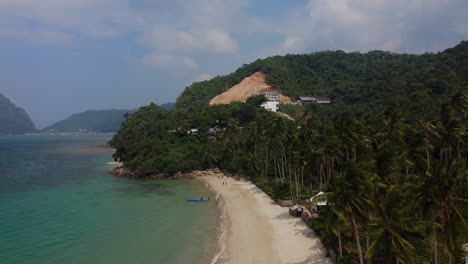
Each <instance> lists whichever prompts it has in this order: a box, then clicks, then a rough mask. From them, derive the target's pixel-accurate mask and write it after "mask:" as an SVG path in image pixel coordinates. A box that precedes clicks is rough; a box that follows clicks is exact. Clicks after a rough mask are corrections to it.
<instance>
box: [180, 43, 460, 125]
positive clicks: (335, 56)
mask: <svg viewBox="0 0 468 264" xmlns="http://www.w3.org/2000/svg"><path fill="white" fill-rule="evenodd" d="M257 71H262V72H264V73H265V74H267V76H268V77H267V79H268V83H269V84H270V85H272V86H273V87H274V88H278V89H280V90H281V91H282V92H283V93H284V94H286V95H289V96H291V97H298V96H301V95H323V96H330V97H331V98H332V100H333V105H332V106H331V107H327V108H326V109H325V110H324V111H325V112H326V113H327V114H329V113H333V114H336V113H337V112H348V111H356V110H359V111H363V112H364V111H372V112H376V111H378V112H379V113H383V112H384V111H385V110H386V108H387V107H388V106H393V107H398V108H400V109H402V111H405V112H408V113H409V118H411V119H425V118H427V117H432V116H436V115H437V114H438V113H439V112H440V106H441V104H442V103H443V102H447V101H448V100H449V98H450V97H451V95H453V94H455V93H456V91H459V90H460V89H463V88H464V87H467V86H468V42H467V41H464V42H462V43H460V44H459V45H457V46H456V47H454V48H451V49H447V50H445V51H443V52H440V53H437V54H432V53H426V54H422V55H409V54H395V53H391V52H384V51H371V52H368V53H358V52H353V53H345V52H343V51H323V52H316V53H312V54H304V55H286V56H274V57H269V58H266V59H259V60H256V61H255V62H253V63H250V64H247V65H244V66H242V67H240V68H239V69H238V70H237V71H235V72H234V73H232V74H229V75H226V76H219V77H216V78H214V79H211V80H208V81H204V82H197V83H194V84H192V85H191V86H189V87H187V88H186V89H185V91H184V92H183V93H182V94H181V95H180V97H179V98H178V99H177V106H178V107H184V108H187V107H190V108H195V109H197V108H199V107H204V106H206V105H207V103H208V101H209V100H210V99H211V98H213V97H214V96H216V95H218V94H220V93H222V92H223V91H224V90H226V89H228V88H229V87H231V86H233V85H235V84H237V83H239V82H240V81H241V80H242V79H243V78H245V77H247V76H249V75H251V74H252V73H254V72H257Z"/></svg>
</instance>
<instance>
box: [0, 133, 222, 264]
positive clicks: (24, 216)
mask: <svg viewBox="0 0 468 264" xmlns="http://www.w3.org/2000/svg"><path fill="white" fill-rule="evenodd" d="M110 137H111V135H109V134H67V135H28V136H10V137H6V136H5V137H0V263H2V264H13V263H22V264H29V263H31V264H43V263H44V264H55V263H60V264H65V263H73V264H85V263H86V264H93V263H99V264H106V263H109V264H110V263H112V264H120V263H139V264H146V263H152V264H157V263H164V264H171V263H193V264H197V263H210V258H211V257H212V255H213V254H214V251H215V250H216V232H217V221H218V220H217V216H216V215H217V210H216V204H215V202H208V203H188V202H186V201H185V199H186V198H199V197H201V196H204V197H206V196H208V195H210V193H209V192H208V191H207V189H205V187H204V186H203V184H202V183H201V182H199V181H195V180H137V179H128V178H122V177H116V176H113V175H111V174H109V173H108V172H107V170H108V169H110V168H111V166H112V165H111V164H110V162H112V153H111V152H110V151H109V150H107V149H105V148H103V147H99V146H100V145H103V144H105V143H106V142H107V141H108V140H109V139H110Z"/></svg>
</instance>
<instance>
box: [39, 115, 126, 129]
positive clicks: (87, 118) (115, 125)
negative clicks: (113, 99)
mask: <svg viewBox="0 0 468 264" xmlns="http://www.w3.org/2000/svg"><path fill="white" fill-rule="evenodd" d="M130 112H131V111H130V110H114V109H112V110H88V111H85V112H81V113H77V114H73V115H72V116H70V117H69V118H67V119H65V120H62V121H59V122H57V123H55V124H53V125H51V126H48V127H46V128H44V129H42V130H41V132H43V133H57V132H60V133H63V132H115V131H117V130H119V127H120V124H122V122H123V121H124V120H125V115H126V114H127V113H130Z"/></svg>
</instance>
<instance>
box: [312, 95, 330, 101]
mask: <svg viewBox="0 0 468 264" xmlns="http://www.w3.org/2000/svg"><path fill="white" fill-rule="evenodd" d="M315 98H317V100H319V101H331V99H330V97H328V96H315Z"/></svg>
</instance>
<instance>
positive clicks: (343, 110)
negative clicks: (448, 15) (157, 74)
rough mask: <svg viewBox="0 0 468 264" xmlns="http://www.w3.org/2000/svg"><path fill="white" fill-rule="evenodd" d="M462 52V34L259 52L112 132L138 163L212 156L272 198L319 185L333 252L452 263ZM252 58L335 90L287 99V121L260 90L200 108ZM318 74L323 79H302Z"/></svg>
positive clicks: (154, 167)
mask: <svg viewBox="0 0 468 264" xmlns="http://www.w3.org/2000/svg"><path fill="white" fill-rule="evenodd" d="M467 54H468V43H467V42H464V43H462V44H460V45H459V46H457V47H455V48H453V49H449V50H447V51H445V52H443V53H439V54H435V55H434V54H425V55H421V56H416V55H396V54H391V53H386V52H370V53H367V54H358V53H351V54H346V53H343V52H321V53H315V54H311V55H288V56H284V57H272V58H267V59H265V60H261V61H257V62H254V63H252V64H249V65H245V66H243V67H242V68H241V69H239V70H238V71H236V72H235V73H233V74H231V75H228V76H225V77H217V78H215V79H213V80H211V81H206V82H201V83H196V84H193V85H192V86H191V87H189V88H188V89H187V90H186V91H185V92H184V94H182V96H181V97H180V98H179V99H178V101H177V106H176V108H175V109H173V110H171V111H167V110H165V109H162V108H160V107H158V106H156V105H154V104H152V105H149V106H145V107H142V108H140V110H138V111H137V112H135V113H133V114H131V115H128V116H127V119H126V121H125V122H124V123H123V124H122V126H121V128H120V130H119V132H118V133H117V134H116V135H115V136H114V137H113V139H112V140H111V141H110V144H111V145H112V146H114V147H115V148H116V152H115V154H114V157H115V158H116V159H117V160H120V161H123V162H124V165H125V166H126V167H128V168H130V169H132V170H134V171H136V172H138V173H140V174H141V175H148V174H152V173H166V174H168V175H170V174H172V173H175V172H179V171H191V170H195V169H206V168H208V167H211V166H217V167H219V168H221V169H222V170H224V171H225V172H230V173H234V174H237V175H240V176H245V177H250V178H251V179H252V180H253V181H254V182H255V183H256V184H257V185H258V186H259V187H260V188H262V189H263V190H264V191H265V192H267V193H268V194H270V195H271V196H272V197H273V198H281V199H293V200H296V201H298V202H303V201H304V200H305V199H307V198H310V197H311V196H312V195H314V194H316V193H317V192H318V191H319V190H321V191H324V192H325V194H324V195H322V196H321V197H319V199H327V201H328V206H326V207H325V208H324V209H323V210H321V212H320V215H319V217H318V218H316V219H315V220H314V221H312V225H313V228H314V229H315V230H316V231H317V232H318V233H319V234H320V236H321V238H322V240H323V241H324V242H325V243H327V244H328V245H330V246H331V247H332V248H334V250H335V252H337V254H338V262H339V263H361V264H363V263H364V262H366V263H429V262H430V260H431V259H434V260H435V261H436V263H457V262H458V261H459V260H460V256H461V248H460V246H461V244H462V243H466V237H467V235H468V234H467V226H466V222H465V220H464V219H465V218H466V216H467V214H468V210H467V208H468V206H467V203H466V202H467V199H468V183H467V181H468V175H467V174H466V171H467V144H466V142H467V140H468V137H467V133H466V125H467V124H468V112H467V111H468V94H467V91H468V85H467V82H466V81H467V78H468V67H467V65H468V56H467ZM309 57H310V58H309ZM311 58H313V59H311ZM351 58H354V59H353V60H352V59H351ZM364 58H367V59H365V60H363V59H364ZM309 59H310V60H309ZM360 59H362V60H361V61H360ZM302 61H308V63H311V64H310V65H309V64H307V63H305V62H302ZM316 61H319V62H320V63H318V62H317V64H315V63H316ZM265 62H269V63H267V64H264V63H265ZM273 62H274V63H273ZM262 63H263V64H264V65H263V66H262ZM270 63H271V64H270ZM273 64H274V65H275V66H274V67H273V68H271V65H273ZM255 65H256V66H255ZM305 65H309V66H305ZM449 65H450V66H449ZM257 66H259V67H257ZM260 66H262V67H260ZM296 66H297V67H296ZM257 70H263V71H265V72H266V73H268V77H269V80H270V82H272V83H275V84H277V85H278V87H280V88H281V89H282V90H283V91H287V92H288V93H289V94H290V95H294V94H299V93H302V92H304V93H306V92H307V94H317V93H319V92H320V93H321V94H322V95H324V94H325V93H328V92H330V94H326V95H331V96H332V98H334V103H333V104H330V105H307V106H306V107H300V106H293V105H289V106H282V107H281V110H282V111H284V112H287V113H288V115H290V116H292V117H294V119H289V118H286V117H283V116H281V115H278V114H275V113H272V112H268V111H266V110H264V109H262V108H260V107H258V106H257V105H258V103H259V102H260V101H261V100H263V99H262V98H252V99H251V100H249V102H248V103H233V104H231V105H216V106H210V107H208V106H206V102H207V101H208V100H209V99H210V98H211V97H212V96H214V95H216V94H217V93H219V92H222V90H223V89H224V88H226V87H229V86H231V85H233V84H235V83H236V82H238V81H240V80H241V79H242V76H244V77H245V76H247V75H249V74H250V73H251V72H254V71H257ZM281 72H283V73H285V72H287V74H286V73H285V75H280V73H281ZM318 72H320V74H319V73H318ZM369 72H370V73H369ZM309 73H310V74H309ZM312 73H313V74H315V75H313V74H312ZM280 76H282V77H280ZM311 76H315V77H311ZM411 76H412V77H411ZM426 78H427V79H426ZM313 79H315V82H316V85H315V86H313V87H322V88H320V89H323V90H315V88H314V89H311V90H308V89H307V88H304V87H306V86H307V85H306V84H312V83H311V82H312V81H313ZM281 80H283V81H281ZM346 80H347V81H346ZM428 80H431V81H430V82H429V81H428ZM281 83H282V85H283V86H280V84H281ZM333 83H334V84H333ZM345 83H346V85H345ZM321 85H323V86H321ZM313 87H312V88H313ZM442 88H443V89H442ZM301 89H303V90H301ZM317 89H319V88H317ZM341 89H343V90H341ZM338 91H341V92H338ZM414 93H416V94H418V96H416V97H413V96H414ZM197 107H198V108H197ZM210 128H211V129H210ZM192 129H197V130H192Z"/></svg>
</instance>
